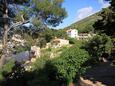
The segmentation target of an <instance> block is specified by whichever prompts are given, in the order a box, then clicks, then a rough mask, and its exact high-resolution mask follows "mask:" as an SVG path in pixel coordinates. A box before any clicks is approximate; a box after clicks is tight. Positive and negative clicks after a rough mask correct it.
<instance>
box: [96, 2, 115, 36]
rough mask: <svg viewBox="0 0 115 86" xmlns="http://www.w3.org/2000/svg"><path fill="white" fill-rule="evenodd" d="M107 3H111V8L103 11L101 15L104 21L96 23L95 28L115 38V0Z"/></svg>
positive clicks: (100, 20)
mask: <svg viewBox="0 0 115 86" xmlns="http://www.w3.org/2000/svg"><path fill="white" fill-rule="evenodd" d="M105 1H110V4H111V6H110V7H108V8H105V9H103V10H102V12H101V13H100V14H99V16H101V17H102V19H99V20H98V21H97V22H95V24H94V28H95V30H96V31H99V32H101V33H106V34H107V35H109V36H112V37H115V33H114V32H115V29H114V27H115V0H105Z"/></svg>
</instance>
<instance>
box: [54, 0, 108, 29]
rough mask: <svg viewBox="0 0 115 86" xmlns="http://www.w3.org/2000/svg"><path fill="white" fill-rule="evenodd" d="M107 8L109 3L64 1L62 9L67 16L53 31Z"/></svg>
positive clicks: (101, 0)
mask: <svg viewBox="0 0 115 86" xmlns="http://www.w3.org/2000/svg"><path fill="white" fill-rule="evenodd" d="M108 6H109V3H107V2H104V1H103V0H65V1H64V3H63V7H64V8H65V9H66V11H67V14H68V16H67V17H66V18H65V19H64V20H63V23H61V24H60V25H59V26H57V27H55V29H62V28H64V27H67V26H69V25H71V24H72V23H74V22H76V21H79V20H81V19H83V18H86V17H88V16H90V15H92V14H94V13H96V12H98V11H100V10H101V9H102V8H106V7H108Z"/></svg>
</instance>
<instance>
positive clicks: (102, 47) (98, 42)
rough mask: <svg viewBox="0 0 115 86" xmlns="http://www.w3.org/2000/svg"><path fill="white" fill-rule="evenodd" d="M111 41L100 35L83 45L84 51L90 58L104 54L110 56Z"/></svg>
mask: <svg viewBox="0 0 115 86" xmlns="http://www.w3.org/2000/svg"><path fill="white" fill-rule="evenodd" d="M112 46H113V45H112V40H111V38H110V37H109V36H107V35H105V34H102V35H96V36H94V37H93V38H92V39H91V40H90V41H88V42H87V43H86V44H85V46H84V47H85V48H86V50H87V51H88V52H89V54H90V55H91V57H94V58H96V59H97V60H99V58H100V57H101V56H102V55H103V54H104V53H107V54H111V50H112Z"/></svg>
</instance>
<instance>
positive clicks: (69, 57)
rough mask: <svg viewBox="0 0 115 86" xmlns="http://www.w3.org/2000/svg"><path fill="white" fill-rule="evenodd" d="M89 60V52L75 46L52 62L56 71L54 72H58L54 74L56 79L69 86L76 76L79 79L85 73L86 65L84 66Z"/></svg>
mask: <svg viewBox="0 0 115 86" xmlns="http://www.w3.org/2000/svg"><path fill="white" fill-rule="evenodd" d="M88 59H89V54H88V52H86V51H85V50H83V49H80V48H79V47H77V46H73V47H71V48H69V49H67V50H65V51H63V52H62V54H61V55H60V57H59V58H57V59H55V61H54V62H52V64H53V65H54V69H55V70H54V71H56V73H55V74H54V75H56V76H55V77H56V79H57V80H59V81H61V82H63V83H66V84H68V85H69V84H70V83H72V82H73V80H74V79H75V78H76V76H77V77H78V76H80V75H81V74H82V73H83V72H84V68H86V65H85V66H83V64H84V63H85V62H86V61H87V60H88ZM52 71H53V70H52Z"/></svg>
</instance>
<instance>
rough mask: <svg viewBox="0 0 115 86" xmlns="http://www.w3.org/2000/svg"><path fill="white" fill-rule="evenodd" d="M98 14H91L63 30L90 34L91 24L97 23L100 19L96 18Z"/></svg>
mask: <svg viewBox="0 0 115 86" xmlns="http://www.w3.org/2000/svg"><path fill="white" fill-rule="evenodd" d="M98 14H99V13H96V14H93V15H91V16H89V17H87V18H85V19H82V20H80V21H78V22H76V23H73V24H72V25H70V26H68V27H66V28H65V29H69V28H72V29H78V30H79V32H90V31H93V30H94V28H93V24H94V23H95V21H97V20H98V19H100V18H101V17H100V16H98Z"/></svg>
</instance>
